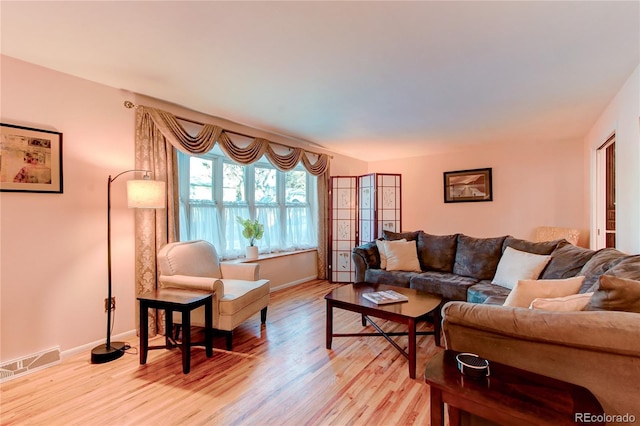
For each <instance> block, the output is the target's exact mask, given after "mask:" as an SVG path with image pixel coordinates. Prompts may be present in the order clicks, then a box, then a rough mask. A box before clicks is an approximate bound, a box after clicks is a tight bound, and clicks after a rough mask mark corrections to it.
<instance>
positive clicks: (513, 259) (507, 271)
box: [491, 247, 551, 289]
mask: <svg viewBox="0 0 640 426" xmlns="http://www.w3.org/2000/svg"><path fill="white" fill-rule="evenodd" d="M549 259H551V256H545V255H541V254H535V253H527V252H526V251H520V250H516V249H514V248H511V247H507V248H506V249H505V251H504V253H503V254H502V257H501V258H500V262H499V263H498V269H497V270H496V275H495V276H494V277H493V281H491V283H492V284H496V285H499V286H501V287H506V288H511V289H512V288H513V287H515V285H516V284H517V283H518V281H520V280H537V279H538V277H539V276H540V273H541V272H542V270H543V269H544V267H545V266H547V263H549Z"/></svg>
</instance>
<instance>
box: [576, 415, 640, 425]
mask: <svg viewBox="0 0 640 426" xmlns="http://www.w3.org/2000/svg"><path fill="white" fill-rule="evenodd" d="M573 421H574V422H575V423H635V421H636V416H634V415H633V414H629V413H626V414H607V413H604V414H602V413H600V414H594V413H574V414H573Z"/></svg>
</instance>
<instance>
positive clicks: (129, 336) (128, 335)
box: [61, 330, 138, 358]
mask: <svg viewBox="0 0 640 426" xmlns="http://www.w3.org/2000/svg"><path fill="white" fill-rule="evenodd" d="M111 340H112V341H114V342H126V341H127V340H131V341H132V343H133V346H135V345H137V344H138V334H137V333H136V330H129V331H125V332H124V333H120V334H116V335H114V336H111ZM105 341H106V339H101V340H96V341H95V342H91V343H87V344H85V345H82V346H76V347H75V348H71V349H67V350H66V351H62V354H61V355H62V358H66V357H69V356H72V355H76V354H79V353H81V352H85V351H86V352H89V351H90V350H91V349H93V348H95V347H96V346H98V345H101V344H104V343H105ZM87 356H88V355H87Z"/></svg>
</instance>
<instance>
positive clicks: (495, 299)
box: [467, 280, 511, 305]
mask: <svg viewBox="0 0 640 426" xmlns="http://www.w3.org/2000/svg"><path fill="white" fill-rule="evenodd" d="M510 292H511V290H510V289H508V288H506V287H502V286H499V285H495V284H491V281H489V280H483V281H480V282H478V283H477V284H474V285H472V286H471V287H469V289H468V290H467V302H471V303H490V304H492V305H498V304H499V305H502V304H503V303H504V301H505V300H506V299H507V296H509V293H510Z"/></svg>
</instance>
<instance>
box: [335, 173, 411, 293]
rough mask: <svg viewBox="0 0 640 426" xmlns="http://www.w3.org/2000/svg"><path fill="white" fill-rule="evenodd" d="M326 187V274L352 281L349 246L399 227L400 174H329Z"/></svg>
mask: <svg viewBox="0 0 640 426" xmlns="http://www.w3.org/2000/svg"><path fill="white" fill-rule="evenodd" d="M329 191H330V192H329V197H330V198H329V200H330V201H329V202H330V208H329V216H330V217H329V221H330V227H329V256H328V257H329V278H330V280H331V281H332V282H353V281H354V279H355V268H354V266H353V262H352V260H351V250H352V249H353V248H354V247H356V246H357V245H359V244H361V243H366V242H369V241H373V240H375V239H376V238H379V237H382V233H383V231H392V232H400V230H401V229H402V196H401V195H402V194H401V175H399V174H382V173H373V174H368V175H363V176H332V177H331V178H330V182H329Z"/></svg>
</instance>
